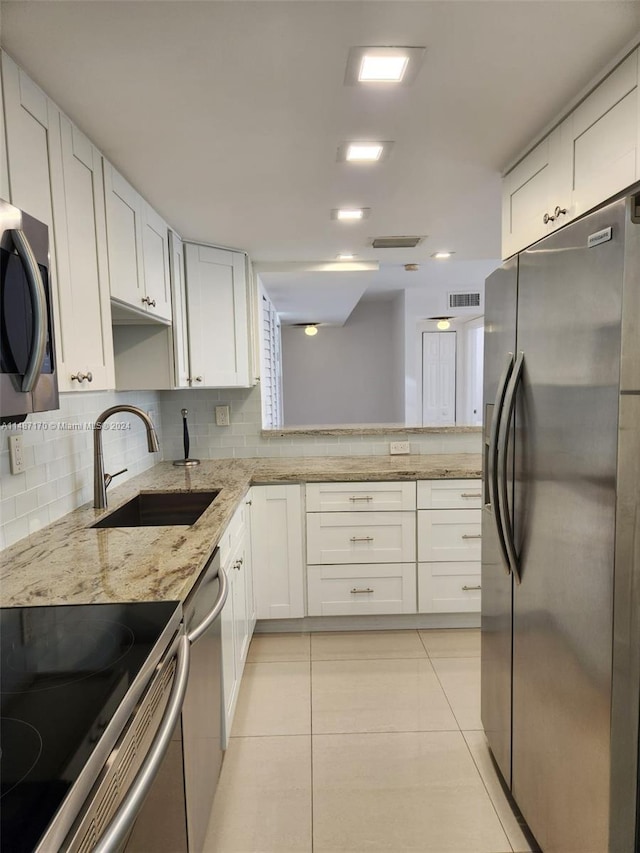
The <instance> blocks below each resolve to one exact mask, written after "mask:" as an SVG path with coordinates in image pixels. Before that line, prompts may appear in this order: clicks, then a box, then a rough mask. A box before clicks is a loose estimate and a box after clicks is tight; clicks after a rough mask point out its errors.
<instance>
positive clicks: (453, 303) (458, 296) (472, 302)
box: [449, 293, 480, 308]
mask: <svg viewBox="0 0 640 853" xmlns="http://www.w3.org/2000/svg"><path fill="white" fill-rule="evenodd" d="M479 307H480V294H479V293H450V294H449V308H479Z"/></svg>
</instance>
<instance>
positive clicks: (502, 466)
mask: <svg viewBox="0 0 640 853" xmlns="http://www.w3.org/2000/svg"><path fill="white" fill-rule="evenodd" d="M523 367H524V353H523V352H520V353H518V358H517V359H516V363H515V365H514V368H513V373H512V374H511V379H510V380H509V385H508V387H507V391H506V394H505V403H504V414H503V417H502V418H501V420H500V433H499V436H498V494H499V498H500V501H499V510H500V515H501V518H502V528H503V530H504V534H505V544H506V546H507V553H508V555H509V564H510V566H511V571H512V572H513V575H514V577H515V579H516V581H517V582H518V583H520V582H521V577H520V560H519V557H518V553H517V551H516V545H515V534H514V530H513V520H512V518H511V515H510V513H509V488H508V482H509V478H508V473H507V456H508V452H509V433H510V432H511V423H512V420H513V414H514V412H515V403H516V397H517V393H518V386H519V384H520V381H521V379H522V370H523Z"/></svg>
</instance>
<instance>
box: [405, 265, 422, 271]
mask: <svg viewBox="0 0 640 853" xmlns="http://www.w3.org/2000/svg"><path fill="white" fill-rule="evenodd" d="M404 268H405V270H406V271H407V272H418V270H419V269H420V264H405V265H404Z"/></svg>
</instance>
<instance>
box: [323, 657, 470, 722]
mask: <svg viewBox="0 0 640 853" xmlns="http://www.w3.org/2000/svg"><path fill="white" fill-rule="evenodd" d="M311 694H312V727H313V732H314V734H318V733H328V732H402V731H404V732H415V731H441V730H447V729H457V728H458V726H457V723H456V720H455V718H454V716H453V714H452V713H451V709H450V707H449V704H448V702H447V700H446V697H445V695H444V692H443V690H442V688H441V687H440V684H439V682H438V679H437V677H436V675H435V673H434V671H433V668H432V666H431V664H430V662H429V661H428V660H427V659H426V658H424V659H422V660H421V659H415V660H347V661H313V662H312V664H311Z"/></svg>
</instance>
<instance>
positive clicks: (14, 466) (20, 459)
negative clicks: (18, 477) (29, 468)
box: [9, 435, 26, 474]
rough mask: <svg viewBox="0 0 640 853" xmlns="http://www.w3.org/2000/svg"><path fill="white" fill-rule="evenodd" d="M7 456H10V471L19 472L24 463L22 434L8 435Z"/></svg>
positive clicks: (21, 470) (22, 469) (23, 467)
mask: <svg viewBox="0 0 640 853" xmlns="http://www.w3.org/2000/svg"><path fill="white" fill-rule="evenodd" d="M9 456H10V458H11V473H12V474H21V473H22V472H23V471H24V469H25V467H26V465H25V463H24V453H23V452H22V436H21V435H10V436H9Z"/></svg>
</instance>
